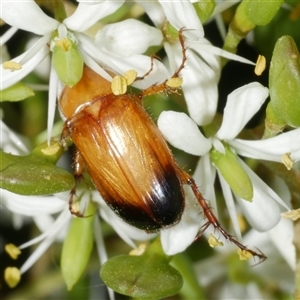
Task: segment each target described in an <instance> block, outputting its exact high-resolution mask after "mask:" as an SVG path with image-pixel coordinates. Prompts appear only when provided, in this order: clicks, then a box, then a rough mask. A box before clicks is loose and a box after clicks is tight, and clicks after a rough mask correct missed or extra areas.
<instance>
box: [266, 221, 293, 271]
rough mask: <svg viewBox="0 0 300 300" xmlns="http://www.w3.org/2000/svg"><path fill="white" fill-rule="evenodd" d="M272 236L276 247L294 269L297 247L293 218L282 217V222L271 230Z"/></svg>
mask: <svg viewBox="0 0 300 300" xmlns="http://www.w3.org/2000/svg"><path fill="white" fill-rule="evenodd" d="M270 237H271V240H272V242H273V243H274V245H275V246H276V248H277V249H278V250H279V252H280V253H281V255H282V256H283V257H284V259H285V260H286V261H287V263H288V264H289V266H290V267H291V268H292V270H295V269H296V249H295V245H294V244H293V239H294V229H293V222H292V221H291V220H286V219H283V218H282V219H281V220H280V222H279V223H278V224H277V225H276V226H275V227H274V228H272V229H271V230H270Z"/></svg>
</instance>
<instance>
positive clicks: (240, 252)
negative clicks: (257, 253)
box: [237, 249, 253, 260]
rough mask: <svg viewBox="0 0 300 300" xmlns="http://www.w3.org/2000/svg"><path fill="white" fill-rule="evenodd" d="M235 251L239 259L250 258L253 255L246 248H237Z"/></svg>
mask: <svg viewBox="0 0 300 300" xmlns="http://www.w3.org/2000/svg"><path fill="white" fill-rule="evenodd" d="M237 253H238V255H239V258H240V260H250V259H251V258H252V257H253V255H252V254H251V253H250V252H249V251H247V250H242V249H239V250H238V251H237Z"/></svg>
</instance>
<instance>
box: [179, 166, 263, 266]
mask: <svg viewBox="0 0 300 300" xmlns="http://www.w3.org/2000/svg"><path fill="white" fill-rule="evenodd" d="M179 170H180V169H179ZM180 173H181V174H182V177H183V180H184V183H185V184H187V185H189V186H190V187H191V189H192V191H193V193H194V195H195V197H196V199H197V201H198V203H199V204H200V206H201V207H202V210H203V213H204V215H205V217H206V219H207V223H206V224H204V226H203V228H202V230H201V232H200V233H199V235H198V236H197V237H196V239H198V238H199V237H200V236H201V235H202V234H203V232H204V231H205V230H206V229H207V228H208V227H209V225H212V226H213V227H214V228H215V229H216V230H218V231H219V232H220V233H221V234H222V235H223V236H224V238H225V239H226V240H228V241H230V242H232V243H234V244H235V245H236V246H238V247H239V248H240V249H241V250H242V251H244V252H249V253H250V254H251V255H252V256H253V257H258V258H259V260H260V261H259V263H261V262H263V261H264V260H265V259H266V258H267V257H266V256H265V255H264V254H263V253H262V252H261V251H260V250H258V251H257V252H256V251H254V250H251V249H249V248H248V247H247V246H245V245H243V244H241V243H240V242H239V241H237V240H236V239H235V238H234V237H233V236H232V235H230V234H229V233H227V232H226V230H225V229H224V228H223V227H222V226H221V224H220V222H219V221H218V219H217V217H216V216H215V215H214V213H213V212H212V210H211V208H210V207H209V205H208V204H207V202H206V201H205V199H204V198H203V196H202V194H201V192H200V191H199V189H198V187H197V185H196V183H195V180H194V179H193V178H192V177H191V176H190V175H189V174H188V173H186V172H184V171H183V170H180Z"/></svg>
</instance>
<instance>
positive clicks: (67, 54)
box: [51, 26, 83, 87]
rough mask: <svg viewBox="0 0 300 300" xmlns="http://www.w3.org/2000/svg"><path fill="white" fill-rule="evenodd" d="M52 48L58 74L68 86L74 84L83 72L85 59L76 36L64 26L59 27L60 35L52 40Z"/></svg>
mask: <svg viewBox="0 0 300 300" xmlns="http://www.w3.org/2000/svg"><path fill="white" fill-rule="evenodd" d="M51 50H52V51H53V66H54V69H55V71H56V73H57V76H58V77H59V79H60V80H61V81H62V82H63V83H64V84H66V85H67V86H69V87H72V86H74V85H75V84H76V83H77V82H78V81H79V80H80V79H81V77H82V73H83V59H82V56H81V54H80V52H79V50H78V47H77V41H76V38H75V36H74V35H73V34H72V33H70V32H68V31H67V29H66V28H64V27H63V26H61V27H59V29H58V35H57V36H56V37H54V38H53V39H52V41H51Z"/></svg>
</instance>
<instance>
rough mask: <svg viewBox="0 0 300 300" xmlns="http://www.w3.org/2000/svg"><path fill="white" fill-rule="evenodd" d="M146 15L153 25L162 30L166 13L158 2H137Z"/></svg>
mask: <svg viewBox="0 0 300 300" xmlns="http://www.w3.org/2000/svg"><path fill="white" fill-rule="evenodd" d="M136 2H137V4H139V5H140V6H141V7H142V8H143V9H144V11H145V12H146V14H147V15H148V16H149V18H150V19H151V21H152V22H153V24H154V25H155V26H156V27H157V28H161V27H162V26H163V23H164V22H165V21H166V17H165V13H164V11H163V9H162V7H161V5H160V4H159V3H158V1H136Z"/></svg>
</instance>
